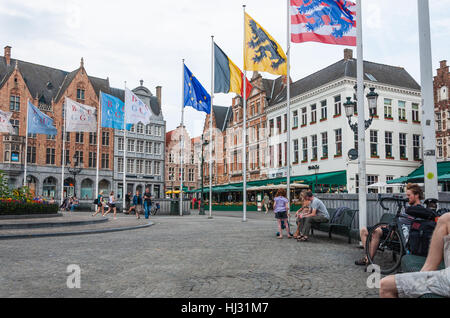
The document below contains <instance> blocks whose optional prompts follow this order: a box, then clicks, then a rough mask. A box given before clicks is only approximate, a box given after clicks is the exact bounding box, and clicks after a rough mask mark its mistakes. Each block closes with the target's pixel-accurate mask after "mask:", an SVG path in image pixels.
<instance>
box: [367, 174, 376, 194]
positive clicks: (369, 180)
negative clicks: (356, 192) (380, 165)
mask: <svg viewBox="0 0 450 318" xmlns="http://www.w3.org/2000/svg"><path fill="white" fill-rule="evenodd" d="M377 182H378V176H373V175H367V185H368V186H369V185H371V184H374V183H377ZM367 192H369V193H378V189H371V188H368V190H367Z"/></svg>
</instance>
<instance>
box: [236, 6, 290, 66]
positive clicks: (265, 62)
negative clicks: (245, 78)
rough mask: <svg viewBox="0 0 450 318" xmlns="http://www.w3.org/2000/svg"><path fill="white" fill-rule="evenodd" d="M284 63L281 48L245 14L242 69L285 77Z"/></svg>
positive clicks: (285, 64)
mask: <svg viewBox="0 0 450 318" xmlns="http://www.w3.org/2000/svg"><path fill="white" fill-rule="evenodd" d="M286 61H287V57H286V54H284V52H283V49H282V48H281V46H280V45H279V44H278V43H277V42H276V41H275V40H274V38H273V37H271V36H270V34H269V33H267V31H266V30H264V29H263V28H262V27H261V26H260V25H259V24H258V23H257V22H256V21H255V20H253V18H251V17H250V16H249V15H248V14H247V13H245V41H244V69H245V70H247V71H261V72H268V73H271V74H274V75H287V63H286Z"/></svg>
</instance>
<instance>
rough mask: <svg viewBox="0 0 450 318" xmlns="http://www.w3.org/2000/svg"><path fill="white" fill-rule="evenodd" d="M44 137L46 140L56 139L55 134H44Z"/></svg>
mask: <svg viewBox="0 0 450 318" xmlns="http://www.w3.org/2000/svg"><path fill="white" fill-rule="evenodd" d="M46 139H47V140H55V139H56V135H46Z"/></svg>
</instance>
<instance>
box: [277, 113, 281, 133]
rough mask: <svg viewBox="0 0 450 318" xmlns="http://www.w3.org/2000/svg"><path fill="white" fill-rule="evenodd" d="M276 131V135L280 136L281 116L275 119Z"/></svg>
mask: <svg viewBox="0 0 450 318" xmlns="http://www.w3.org/2000/svg"><path fill="white" fill-rule="evenodd" d="M277 131H278V135H281V116H278V117H277Z"/></svg>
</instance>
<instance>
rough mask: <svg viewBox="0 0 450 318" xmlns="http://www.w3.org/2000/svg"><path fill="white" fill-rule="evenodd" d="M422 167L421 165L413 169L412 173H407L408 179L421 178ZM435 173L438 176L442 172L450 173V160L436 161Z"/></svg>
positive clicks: (442, 173)
mask: <svg viewBox="0 0 450 318" xmlns="http://www.w3.org/2000/svg"><path fill="white" fill-rule="evenodd" d="M423 171H424V167H423V165H422V166H421V167H419V168H417V169H416V170H414V171H413V172H412V173H410V174H409V175H408V179H420V178H421V179H423V175H424V172H423ZM437 173H438V176H442V175H444V174H447V173H450V161H443V162H438V163H437Z"/></svg>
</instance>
